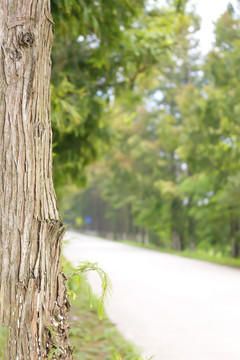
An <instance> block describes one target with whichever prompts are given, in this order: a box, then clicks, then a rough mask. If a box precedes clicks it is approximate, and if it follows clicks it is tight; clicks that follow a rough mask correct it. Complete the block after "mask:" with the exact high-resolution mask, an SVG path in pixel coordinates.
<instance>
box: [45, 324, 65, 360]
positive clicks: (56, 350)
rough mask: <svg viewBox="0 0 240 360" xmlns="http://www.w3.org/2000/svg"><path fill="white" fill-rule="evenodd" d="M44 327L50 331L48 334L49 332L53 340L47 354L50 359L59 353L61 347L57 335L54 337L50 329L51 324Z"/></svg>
mask: <svg viewBox="0 0 240 360" xmlns="http://www.w3.org/2000/svg"><path fill="white" fill-rule="evenodd" d="M46 328H47V329H48V331H49V332H50V334H51V336H52V338H53V340H54V347H53V348H52V349H51V350H50V352H49V354H48V359H49V360H51V359H54V358H55V357H56V356H59V355H61V353H62V350H61V347H60V346H59V344H58V341H57V337H56V335H55V332H54V330H53V329H52V327H51V326H46Z"/></svg>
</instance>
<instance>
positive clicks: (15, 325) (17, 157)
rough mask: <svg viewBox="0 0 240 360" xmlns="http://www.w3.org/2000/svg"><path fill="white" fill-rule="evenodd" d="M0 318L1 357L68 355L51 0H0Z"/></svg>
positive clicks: (57, 357)
mask: <svg viewBox="0 0 240 360" xmlns="http://www.w3.org/2000/svg"><path fill="white" fill-rule="evenodd" d="M0 34H1V35H0V45H1V54H0V57H1V70H0V84H1V87H0V99H1V100H0V104H1V113H0V129H1V130H0V131H1V142H0V164H1V166H0V179H1V186H0V264H1V271H0V286H1V290H0V319H1V324H2V325H3V326H5V327H8V328H9V329H10V336H9V342H8V346H7V354H6V358H7V359H19V360H20V359H24V360H27V359H31V360H34V359H44V358H47V356H48V354H49V353H52V354H53V353H55V355H54V357H55V358H56V359H71V358H72V355H71V351H70V347H69V345H68V341H67V337H68V325H67V320H66V316H67V312H68V307H69V305H68V300H67V298H66V292H65V285H64V282H65V278H64V275H63V274H62V272H61V265H60V262H61V261H60V254H61V241H62V237H63V234H64V227H63V224H62V220H61V218H60V216H59V213H58V209H57V204H56V196H55V191H54V187H53V181H52V149H51V147H52V131H51V119H50V74H51V60H50V53H51V47H52V40H53V19H52V16H51V12H50V0H46V1H40V2H39V1H36V0H27V1H26V0H25V1H21V2H19V1H17V0H13V1H11V2H8V1H6V0H1V2H0Z"/></svg>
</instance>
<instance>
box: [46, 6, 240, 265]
mask: <svg viewBox="0 0 240 360" xmlns="http://www.w3.org/2000/svg"><path fill="white" fill-rule="evenodd" d="M52 3H53V5H52V10H53V14H54V17H55V19H56V18H57V19H58V20H57V23H58V24H59V25H60V26H59V28H57V27H56V31H55V45H54V50H53V76H52V114H53V115H52V116H53V130H54V149H53V151H54V169H55V184H56V186H57V193H58V197H59V199H60V207H61V211H62V213H63V215H64V219H65V221H66V222H68V223H69V224H71V225H72V226H76V227H78V228H80V229H81V230H83V231H94V232H95V233H96V234H99V235H101V236H105V237H108V238H112V239H115V240H122V239H124V240H127V239H129V240H130V239H131V240H134V241H137V242H139V243H145V244H148V243H153V244H156V245H159V246H161V247H165V248H171V249H173V250H177V251H183V250H184V249H190V250H192V251H194V250H197V249H198V250H203V251H206V252H213V253H215V254H216V255H219V254H220V255H222V254H223V255H231V256H232V257H234V258H237V257H238V256H239V251H240V160H239V159H240V157H239V155H240V146H239V144H240V120H239V119H240V100H239V99H240V97H239V94H240V82H239V77H240V66H239V64H240V19H239V17H238V16H237V15H236V13H235V12H234V9H233V8H232V6H231V5H229V6H228V8H227V9H226V12H225V13H224V14H223V15H222V16H221V17H220V18H219V19H218V21H217V22H216V24H215V43H214V45H213V48H212V50H211V51H210V52H209V53H208V54H207V55H206V56H202V54H201V52H200V50H201V49H200V47H199V43H198V40H197V36H196V32H197V31H198V30H199V27H200V23H201V19H200V18H199V16H198V15H197V14H196V11H195V9H194V7H191V6H190V4H189V2H188V1H167V2H165V5H164V6H162V7H160V6H159V4H158V2H155V1H151V2H147V3H146V2H145V1H139V0H101V1H95V2H90V3H89V2H87V1H86V2H84V1H81V5H77V2H75V1H74V0H72V1H70V0H69V1H67V2H66V1H64V0H54V1H53V2H52ZM79 4H80V2H79Z"/></svg>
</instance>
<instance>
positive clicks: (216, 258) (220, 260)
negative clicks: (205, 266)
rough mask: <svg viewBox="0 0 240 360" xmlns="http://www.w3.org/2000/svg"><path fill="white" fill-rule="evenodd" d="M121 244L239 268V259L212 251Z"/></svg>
mask: <svg viewBox="0 0 240 360" xmlns="http://www.w3.org/2000/svg"><path fill="white" fill-rule="evenodd" d="M121 243H122V244H125V245H130V246H136V247H140V248H144V249H149V250H154V251H159V252H162V253H166V254H171V255H177V256H182V257H185V258H190V259H195V260H201V261H207V262H211V263H214V264H219V265H225V266H231V267H235V268H240V259H232V258H230V257H226V256H223V255H222V254H220V253H218V254H214V251H213V250H212V251H209V252H207V251H204V250H198V249H197V250H195V251H190V250H184V251H181V252H180V251H174V250H171V249H165V248H162V247H160V246H157V245H153V244H149V245H144V244H140V243H136V242H134V241H121Z"/></svg>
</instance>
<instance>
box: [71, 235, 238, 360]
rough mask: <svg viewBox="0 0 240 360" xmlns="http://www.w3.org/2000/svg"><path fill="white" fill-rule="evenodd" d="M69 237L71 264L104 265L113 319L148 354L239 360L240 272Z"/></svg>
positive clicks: (165, 359)
mask: <svg viewBox="0 0 240 360" xmlns="http://www.w3.org/2000/svg"><path fill="white" fill-rule="evenodd" d="M66 239H68V243H67V245H65V248H64V254H65V256H66V257H67V258H68V259H69V260H70V261H72V262H73V263H74V264H78V263H79V262H80V261H82V260H89V261H91V262H96V261H97V262H98V263H99V265H100V266H101V267H102V268H103V269H104V270H105V271H106V272H107V273H108V275H109V276H110V278H111V280H112V283H113V296H112V297H111V299H110V301H109V304H108V305H107V313H108V315H109V317H110V319H111V320H112V321H113V322H114V323H115V324H116V325H117V327H118V329H119V330H120V332H121V333H122V334H123V335H124V336H125V337H126V338H128V339H130V340H132V341H134V342H135V344H136V345H138V346H139V347H140V348H141V349H142V353H143V355H144V356H149V357H150V356H152V355H154V359H155V360H240V271H239V270H237V269H231V268H228V267H224V266H218V265H215V264H209V263H207V262H202V261H197V260H192V259H186V258H182V257H178V256H173V255H168V254H162V253H159V252H155V251H151V250H146V249H141V248H136V247H131V246H127V245H123V244H120V243H116V242H112V241H107V240H102V239H99V238H96V237H90V236H86V235H80V234H78V233H74V232H68V233H67V235H66ZM94 281H95V280H94ZM96 291H97V290H96Z"/></svg>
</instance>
